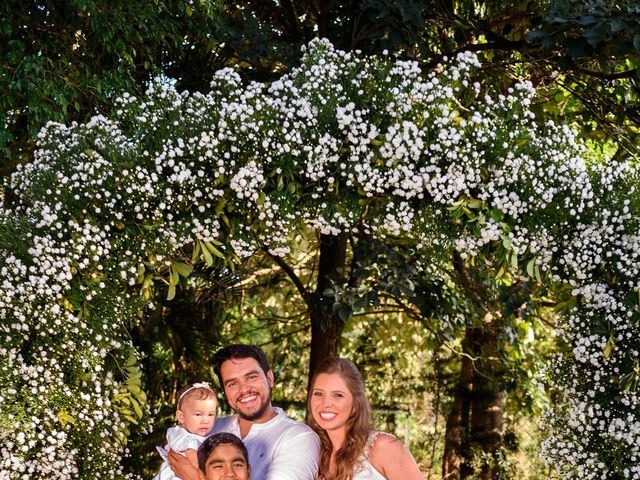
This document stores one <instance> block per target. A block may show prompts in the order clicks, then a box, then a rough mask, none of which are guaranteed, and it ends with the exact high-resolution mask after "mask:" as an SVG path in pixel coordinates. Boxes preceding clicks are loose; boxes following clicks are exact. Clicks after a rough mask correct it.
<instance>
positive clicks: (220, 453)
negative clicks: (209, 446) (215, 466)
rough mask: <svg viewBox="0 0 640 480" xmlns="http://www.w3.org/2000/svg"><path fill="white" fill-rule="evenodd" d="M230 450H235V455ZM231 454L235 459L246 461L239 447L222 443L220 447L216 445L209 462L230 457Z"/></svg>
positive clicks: (210, 454)
mask: <svg viewBox="0 0 640 480" xmlns="http://www.w3.org/2000/svg"><path fill="white" fill-rule="evenodd" d="M230 449H232V450H233V453H231V452H230V451H229V450H230ZM230 453H231V454H232V455H234V457H237V458H241V459H243V460H244V459H245V458H244V454H243V453H242V450H240V448H239V447H238V446H236V445H234V444H233V443H221V444H219V445H216V447H215V448H214V449H213V450H211V452H210V453H209V457H208V458H207V460H217V459H218V458H221V457H228V456H229V454H230Z"/></svg>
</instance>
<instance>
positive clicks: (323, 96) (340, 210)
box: [0, 40, 640, 479]
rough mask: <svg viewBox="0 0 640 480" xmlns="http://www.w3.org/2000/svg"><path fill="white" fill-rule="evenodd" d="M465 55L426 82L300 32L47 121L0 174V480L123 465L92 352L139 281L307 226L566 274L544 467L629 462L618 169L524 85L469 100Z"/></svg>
mask: <svg viewBox="0 0 640 480" xmlns="http://www.w3.org/2000/svg"><path fill="white" fill-rule="evenodd" d="M478 66H479V63H478V60H477V58H476V57H475V56H474V55H473V54H470V53H465V54H460V55H458V56H457V57H456V58H455V59H453V61H452V62H451V63H450V64H449V65H446V66H440V67H441V68H438V72H439V73H431V74H429V75H428V76H427V77H426V78H425V77H423V76H422V73H421V71H420V68H419V66H418V65H417V64H416V63H413V62H395V63H393V62H391V61H390V60H388V59H379V58H360V57H358V56H356V55H353V54H350V53H346V52H341V51H338V50H335V49H334V48H333V47H332V46H331V44H329V43H328V42H327V41H325V40H316V41H313V42H311V44H310V45H309V46H308V47H307V48H306V50H305V55H304V56H303V58H302V62H301V66H300V67H299V68H297V69H294V70H292V71H291V72H290V73H288V74H287V75H284V76H283V77H282V78H280V79H279V80H277V81H275V82H273V83H271V84H270V85H263V84H260V83H251V84H248V85H243V84H242V81H241V79H240V78H239V76H238V75H237V74H236V73H235V72H233V71H232V70H230V69H224V70H221V71H219V72H217V73H216V74H215V76H214V78H213V81H212V83H211V91H210V92H209V93H206V94H201V93H196V94H193V95H189V94H187V93H179V92H177V91H176V90H175V88H174V87H173V86H172V85H171V84H170V83H167V82H163V81H162V80H161V79H156V81H154V82H153V83H152V84H151V85H150V86H149V88H148V90H147V91H146V92H145V94H144V95H143V96H141V97H140V98H137V97H134V96H132V95H128V94H124V95H122V96H121V97H120V98H118V99H117V100H116V102H115V109H116V111H115V114H114V116H113V117H112V118H110V119H109V118H105V117H101V116H96V117H94V118H93V119H92V120H91V121H89V122H88V123H86V124H83V125H77V124H72V125H70V126H63V125H59V124H53V123H52V124H49V125H47V126H46V127H45V128H44V129H43V130H42V132H41V133H40V134H39V137H38V142H39V143H38V147H39V149H38V152H37V154H36V157H35V161H34V162H33V163H31V164H29V165H26V166H24V167H22V168H20V169H19V170H18V171H17V172H16V173H15V174H14V175H13V176H12V178H11V179H10V180H9V181H8V183H7V184H6V185H5V186H4V188H5V190H6V191H7V192H11V195H7V196H6V198H5V201H6V202H9V203H10V206H9V207H7V208H6V209H3V211H2V214H3V216H2V219H1V220H0V273H1V274H2V283H1V284H0V335H1V336H2V338H3V342H2V347H1V348H0V400H1V401H0V418H1V419H2V420H3V422H2V425H3V426H2V427H0V439H1V442H2V443H1V444H0V478H4V477H8V478H33V479H36V478H52V474H51V472H52V471H53V470H55V471H56V472H57V473H56V478H87V479H88V478H91V479H93V478H116V477H117V476H119V475H121V474H122V473H121V472H120V467H119V466H118V465H119V459H120V457H121V455H122V454H123V452H124V447H123V444H124V442H125V441H126V436H127V429H128V427H129V423H130V420H127V415H126V414H125V413H123V412H124V407H123V406H122V404H119V403H118V402H117V399H118V398H120V397H119V395H120V394H118V391H119V389H120V388H122V385H123V381H124V379H123V378H121V377H118V375H121V374H120V373H119V370H118V369H117V368H116V367H115V366H114V364H113V361H112V359H114V358H115V359H121V360H122V358H121V357H122V356H123V355H124V353H123V352H126V351H128V350H129V346H128V345H127V342H126V341H125V339H126V338H127V335H126V328H127V326H128V325H129V324H131V323H134V322H136V321H137V318H138V317H137V315H138V313H139V312H140V311H142V310H143V309H144V306H145V305H146V303H147V302H148V301H150V300H152V298H151V294H150V291H151V289H152V286H153V285H152V284H153V281H154V278H155V277H156V276H157V275H162V274H163V272H164V273H166V272H167V271H168V270H169V268H170V267H171V264H172V261H174V260H176V259H177V260H180V261H182V262H185V261H186V262H189V261H190V259H191V253H192V251H193V249H194V248H195V247H194V245H198V247H197V248H200V249H201V251H202V248H204V246H206V245H207V244H208V245H213V244H214V243H215V245H217V246H218V247H219V249H216V248H215V247H211V251H209V250H207V252H202V258H203V259H205V260H207V256H208V261H211V253H212V252H213V253H214V254H216V255H218V256H224V257H226V258H227V259H230V258H232V256H233V255H237V256H240V257H243V256H249V255H251V254H252V253H253V252H254V251H255V250H256V249H264V250H267V251H269V252H271V253H273V254H276V255H280V254H284V253H286V252H287V251H288V249H289V248H290V243H289V242H290V241H291V239H292V238H295V234H296V233H297V232H298V230H299V229H303V228H309V227H312V228H317V229H318V230H319V231H320V232H322V233H324V234H327V235H338V234H340V233H343V232H349V233H356V232H365V233H367V234H373V235H376V236H378V237H379V238H386V237H388V236H402V237H405V238H406V239H407V241H411V240H412V241H414V242H415V244H416V245H419V246H420V247H421V248H445V246H448V245H452V244H453V243H454V242H455V245H456V246H457V248H458V249H459V250H460V251H461V253H462V254H463V255H480V254H482V253H483V252H484V251H490V252H493V253H495V252H502V253H503V254H504V255H506V256H507V257H508V258H509V261H510V262H511V263H512V264H518V265H519V266H520V268H522V269H523V270H524V269H526V271H527V273H528V274H529V275H532V276H536V278H540V279H541V280H542V277H543V276H545V278H547V279H548V280H550V281H553V282H558V283H559V284H566V285H569V286H570V288H572V294H573V296H574V297H577V298H578V302H579V304H580V310H579V311H576V312H575V313H574V314H573V315H572V316H570V317H568V319H567V325H566V326H565V328H563V329H562V332H563V333H564V336H565V337H564V338H565V339H566V341H567V343H568V345H570V347H571V352H572V355H571V356H570V358H565V359H564V360H563V361H562V362H558V363H557V364H556V366H555V367H554V369H552V371H551V374H552V375H554V376H555V378H558V382H559V383H558V385H557V388H558V389H559V390H560V392H561V394H562V398H564V400H565V403H564V405H561V406H559V407H558V408H557V409H556V410H553V411H551V412H550V413H549V415H548V417H547V422H546V423H545V426H546V428H547V429H548V431H549V434H550V437H549V439H548V440H547V441H546V443H545V458H546V459H547V461H548V462H549V463H551V464H553V465H555V466H556V467H557V470H558V472H559V473H560V474H561V475H563V476H565V477H566V478H572V477H575V478H596V477H598V478H602V477H603V476H605V477H606V476H607V475H612V476H613V475H623V476H626V478H631V477H633V476H634V475H637V474H638V468H640V467H639V465H640V458H639V457H638V452H637V448H638V447H637V445H640V439H639V438H638V428H637V425H638V421H639V419H640V413H639V412H640V409H639V404H638V398H637V396H636V394H635V391H636V388H637V386H638V383H640V379H636V378H635V377H634V372H635V370H634V368H635V367H636V365H637V358H638V351H640V346H639V345H638V344H637V343H638V340H637V339H638V338H640V332H638V331H637V330H638V327H637V325H638V316H639V315H638V309H637V303H635V299H636V297H635V296H636V295H637V293H636V292H637V290H638V288H639V287H640V278H639V276H638V264H639V263H638V261H639V260H640V258H639V257H640V231H638V225H637V220H636V219H637V218H638V215H639V213H640V212H639V210H640V206H639V205H638V203H637V202H634V201H633V196H634V195H637V190H636V185H637V184H638V171H637V168H636V167H635V166H634V164H633V163H630V162H618V163H616V164H610V162H607V161H606V160H602V159H598V158H596V157H595V156H592V155H591V154H590V153H589V151H588V150H587V149H586V148H585V147H584V146H583V145H582V144H581V143H580V142H579V140H578V139H577V138H576V134H575V133H574V132H573V131H571V130H570V129H568V128H566V127H562V126H557V125H554V124H552V123H548V124H546V125H544V126H542V127H540V126H539V125H538V124H537V123H536V120H535V117H534V115H533V113H532V111H531V108H530V107H531V104H532V99H533V96H534V94H535V92H534V91H533V88H532V86H531V84H529V83H527V82H523V83H520V84H516V85H514V86H513V87H512V88H511V89H509V90H508V91H507V92H505V94H498V95H494V96H491V95H489V96H485V97H481V96H480V93H479V92H480V85H479V84H478V83H477V82H474V81H473V75H474V69H476V68H477V67H478ZM590 155H591V156H590ZM197 241H199V242H197ZM207 248H208V247H207ZM505 252H506V253H505ZM518 259H521V260H523V261H520V262H519V263H518V262H517V260H518ZM140 293H142V296H141V295H140ZM632 300H633V301H632ZM634 362H636V363H634ZM638 371H639V372H640V367H638ZM639 374H640V373H639ZM611 442H614V443H615V444H616V445H618V450H615V449H613V450H612V449H611V448H609V447H607V445H609V444H610V443H611ZM612 451H613V453H611V452H612ZM605 460H606V461H605ZM609 460H611V462H609Z"/></svg>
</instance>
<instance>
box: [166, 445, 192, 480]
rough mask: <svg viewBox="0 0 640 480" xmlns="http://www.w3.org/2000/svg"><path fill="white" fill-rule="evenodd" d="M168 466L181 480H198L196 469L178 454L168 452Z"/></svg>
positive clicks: (187, 459) (184, 457) (171, 451)
mask: <svg viewBox="0 0 640 480" xmlns="http://www.w3.org/2000/svg"><path fill="white" fill-rule="evenodd" d="M192 451H193V450H192ZM169 466H170V467H171V470H173V473H175V474H176V476H177V477H180V478H181V479H182V480H198V467H197V466H196V465H194V464H193V463H192V462H191V460H189V458H188V457H186V456H185V455H182V454H181V453H179V452H175V451H173V450H169Z"/></svg>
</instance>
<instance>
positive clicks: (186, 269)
mask: <svg viewBox="0 0 640 480" xmlns="http://www.w3.org/2000/svg"><path fill="white" fill-rule="evenodd" d="M173 267H174V268H175V270H176V272H177V273H178V274H179V275H181V276H183V277H185V278H186V277H188V276H189V275H191V272H193V267H192V266H191V265H187V264H186V263H182V262H176V263H174V264H173Z"/></svg>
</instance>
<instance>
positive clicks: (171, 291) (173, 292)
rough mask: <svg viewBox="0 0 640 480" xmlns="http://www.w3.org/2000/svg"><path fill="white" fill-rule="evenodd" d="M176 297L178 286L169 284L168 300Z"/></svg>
mask: <svg viewBox="0 0 640 480" xmlns="http://www.w3.org/2000/svg"><path fill="white" fill-rule="evenodd" d="M174 298H176V286H175V285H169V289H168V290H167V300H173V299H174Z"/></svg>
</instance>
